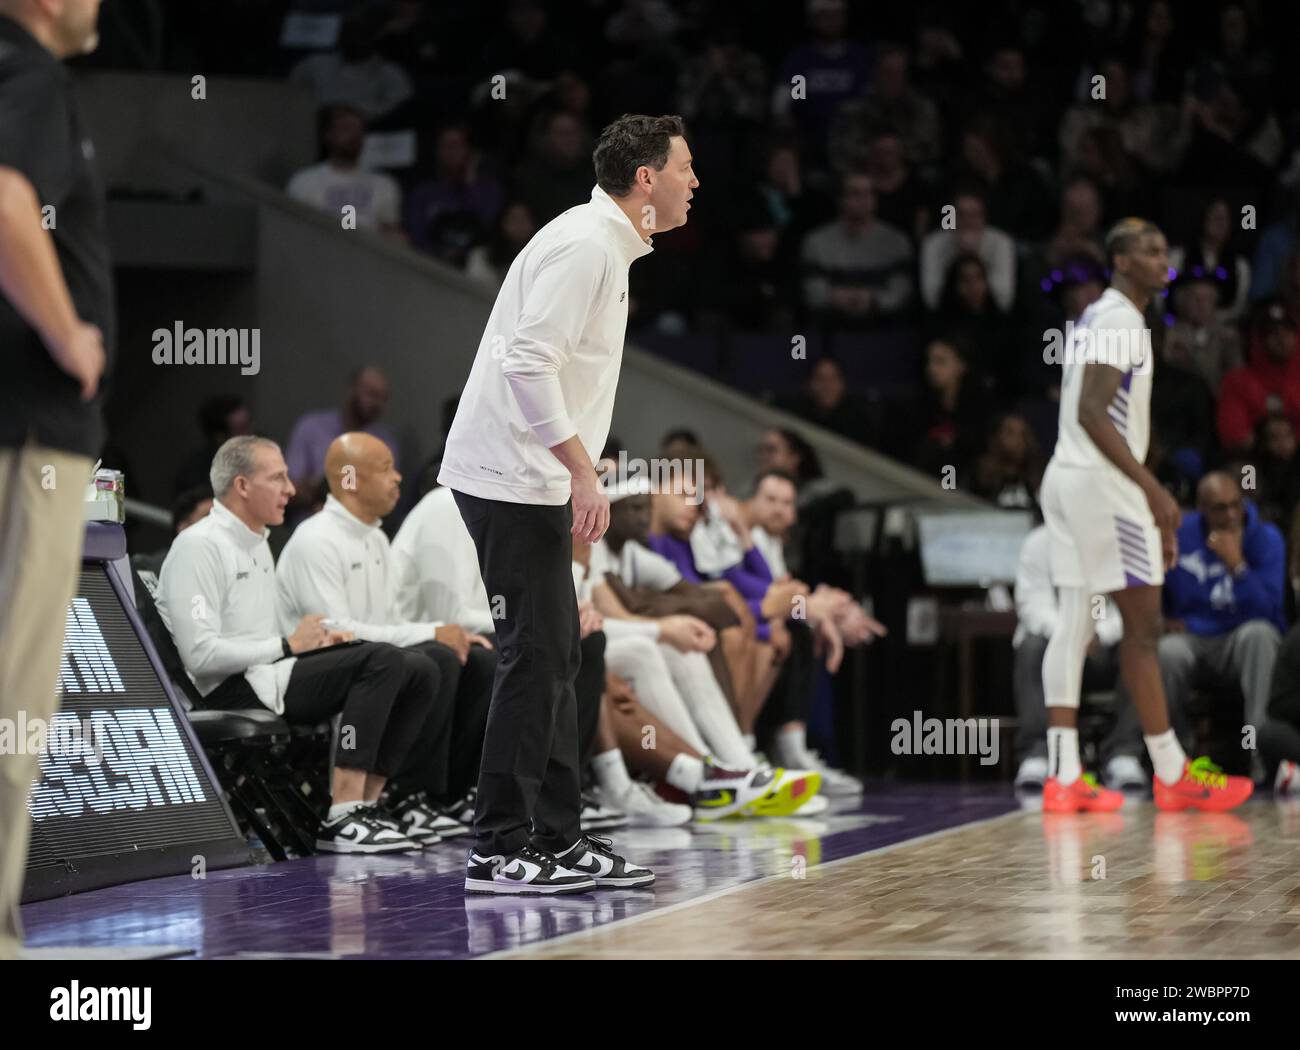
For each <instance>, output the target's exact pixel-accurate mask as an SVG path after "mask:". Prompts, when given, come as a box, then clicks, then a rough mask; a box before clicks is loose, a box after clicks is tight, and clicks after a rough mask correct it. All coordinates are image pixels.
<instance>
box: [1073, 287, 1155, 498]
mask: <svg viewBox="0 0 1300 1050" xmlns="http://www.w3.org/2000/svg"><path fill="white" fill-rule="evenodd" d="M1066 334H1067V338H1066V340H1065V345H1064V361H1063V363H1062V369H1063V374H1062V377H1061V420H1060V427H1059V430H1058V432H1057V437H1056V451H1055V452H1054V453H1053V458H1054V459H1055V460H1056V461H1057V462H1058V463H1061V464H1063V465H1065V466H1071V467H1109V468H1111V469H1112V470H1116V472H1118V468H1116V467H1115V465H1114V464H1113V463H1111V461H1110V460H1109V459H1108V458H1107V457H1106V456H1105V455H1104V454H1103V453H1102V452H1101V450H1100V449H1098V448H1097V446H1096V445H1095V444H1093V441H1092V438H1090V437H1089V436H1088V435H1087V434H1086V433H1085V432H1084V429H1083V427H1081V426H1080V425H1079V394H1080V392H1081V391H1082V389H1083V373H1084V369H1085V368H1086V367H1087V365H1088V364H1090V363H1097V364H1106V365H1111V366H1113V367H1114V368H1117V369H1119V371H1121V372H1123V373H1124V380H1123V382H1122V383H1120V387H1119V389H1118V390H1116V391H1115V397H1114V398H1113V399H1112V400H1111V403H1110V405H1109V406H1107V409H1106V412H1107V414H1108V415H1109V416H1110V420H1111V422H1112V423H1114V424H1115V428H1116V429H1117V430H1118V431H1119V432H1120V433H1121V434H1122V435H1123V436H1124V440H1125V441H1127V442H1128V447H1129V448H1130V449H1131V450H1132V452H1133V457H1134V458H1135V459H1136V460H1137V461H1138V462H1139V463H1144V462H1145V461H1146V458H1147V445H1148V444H1149V442H1150V438H1151V371H1152V354H1151V330H1150V329H1149V328H1147V326H1146V320H1145V318H1143V316H1142V313H1141V312H1140V311H1139V310H1138V308H1137V307H1136V306H1134V305H1133V303H1132V301H1131V300H1130V299H1129V298H1128V296H1126V295H1124V293H1123V292H1119V291H1116V290H1115V289H1114V288H1107V289H1106V290H1105V291H1104V292H1103V293H1102V294H1101V298H1100V299H1098V300H1097V301H1096V302H1095V303H1093V304H1092V305H1091V306H1089V307H1088V308H1087V309H1086V310H1084V312H1083V316H1082V317H1080V318H1079V320H1078V321H1076V322H1075V323H1074V327H1073V330H1072V331H1067V333H1066Z"/></svg>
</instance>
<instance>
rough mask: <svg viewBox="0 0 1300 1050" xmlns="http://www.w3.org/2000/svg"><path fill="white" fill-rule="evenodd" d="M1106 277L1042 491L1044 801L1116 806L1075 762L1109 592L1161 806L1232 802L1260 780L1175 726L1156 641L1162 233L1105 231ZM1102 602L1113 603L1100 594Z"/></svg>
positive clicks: (1173, 523) (1168, 513)
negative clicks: (1099, 619) (1193, 752)
mask: <svg viewBox="0 0 1300 1050" xmlns="http://www.w3.org/2000/svg"><path fill="white" fill-rule="evenodd" d="M1106 255H1107V259H1108V260H1109V262H1110V266H1111V269H1112V271H1113V275H1112V278H1111V284H1110V287H1109V288H1107V289H1106V291H1105V292H1103V293H1102V296H1101V298H1100V299H1098V300H1097V301H1096V302H1095V303H1093V304H1092V305H1091V306H1090V307H1088V309H1087V310H1086V311H1084V314H1083V316H1082V317H1081V318H1080V319H1079V322H1078V325H1077V327H1076V329H1075V334H1074V339H1073V341H1072V342H1071V344H1070V345H1069V347H1068V348H1067V356H1066V360H1065V362H1064V374H1063V377H1062V383H1061V419H1060V430H1059V436H1058V438H1057V442H1056V450H1055V452H1054V453H1053V455H1052V459H1051V462H1050V463H1049V464H1048V466H1047V471H1046V473H1045V474H1044V476H1043V486H1042V493H1041V502H1042V505H1043V516H1044V519H1045V521H1046V525H1047V529H1048V535H1049V537H1050V543H1049V549H1050V554H1051V566H1052V576H1053V579H1054V582H1055V584H1056V586H1057V587H1058V588H1059V593H1060V620H1059V623H1058V625H1057V628H1056V630H1055V631H1054V632H1053V634H1052V637H1051V640H1050V641H1049V642H1048V645H1047V653H1046V655H1045V657H1044V659H1043V687H1044V696H1045V697H1046V701H1047V712H1048V729H1047V755H1048V778H1047V781H1046V783H1045V784H1044V785H1043V811H1044V812H1045V813H1068V812H1077V811H1080V810H1114V809H1118V808H1119V806H1120V805H1121V804H1122V802H1123V796H1122V795H1121V794H1120V793H1119V792H1117V791H1108V790H1106V789H1104V788H1101V787H1098V786H1097V785H1096V784H1095V783H1094V782H1092V781H1091V778H1087V777H1084V776H1083V775H1082V772H1083V771H1082V768H1081V766H1080V763H1079V734H1078V708H1079V690H1080V681H1081V677H1082V673H1083V663H1084V658H1085V656H1086V654H1087V649H1088V644H1089V643H1090V642H1091V640H1092V636H1093V628H1094V626H1095V623H1094V620H1093V615H1092V611H1093V596H1094V595H1102V594H1109V595H1111V596H1112V597H1113V598H1114V599H1115V604H1116V606H1118V608H1119V611H1120V615H1121V617H1122V618H1123V621H1124V636H1123V639H1122V641H1121V642H1120V674H1121V675H1122V677H1123V680H1124V685H1125V688H1126V689H1127V691H1128V693H1129V695H1130V696H1131V697H1132V699H1133V702H1134V703H1135V704H1136V705H1137V710H1138V717H1139V718H1140V719H1141V722H1142V731H1143V735H1144V739H1145V741H1146V745H1147V752H1148V753H1149V754H1150V756H1151V763H1152V766H1153V767H1154V770H1155V780H1154V786H1153V790H1154V795H1155V803H1156V805H1157V807H1159V808H1160V809H1166V810H1179V809H1188V808H1194V809H1207V810H1225V809H1231V808H1233V807H1234V806H1237V805H1240V804H1241V803H1242V802H1244V801H1245V800H1246V799H1247V798H1248V797H1249V796H1250V793H1251V790H1252V785H1251V782H1250V780H1249V779H1247V778H1246V777H1233V776H1226V775H1224V774H1223V773H1222V772H1220V771H1219V770H1218V768H1217V767H1215V766H1213V765H1212V764H1211V763H1210V762H1209V760H1208V759H1204V758H1202V759H1197V760H1196V761H1195V762H1188V760H1187V757H1186V756H1185V755H1184V753H1183V749H1182V746H1181V745H1180V744H1179V742H1178V738H1177V736H1175V734H1174V731H1173V730H1172V729H1171V728H1170V726H1169V713H1168V707H1167V705H1166V702H1165V693H1164V686H1163V683H1162V681H1161V678H1160V665H1159V663H1158V661H1157V658H1156V646H1157V643H1158V642H1159V640H1160V633H1161V628H1162V622H1161V615H1160V589H1161V585H1162V584H1163V582H1164V570H1165V569H1166V568H1167V567H1170V566H1172V565H1173V564H1174V561H1175V560H1176V558H1177V535H1176V530H1177V528H1178V522H1179V518H1180V511H1179V509H1178V504H1177V502H1175V500H1174V498H1173V496H1171V495H1170V494H1169V492H1168V491H1167V490H1166V489H1165V488H1164V487H1163V486H1162V485H1161V484H1160V482H1158V481H1157V480H1156V478H1155V476H1154V475H1153V474H1152V473H1151V472H1150V471H1149V470H1148V469H1147V468H1146V467H1145V466H1144V461H1145V459H1146V455H1147V445H1148V441H1149V438H1150V426H1151V374H1152V370H1153V367H1154V362H1153V360H1152V352H1151V332H1150V329H1148V328H1147V326H1146V321H1145V319H1144V314H1145V312H1146V310H1147V307H1148V306H1149V305H1150V304H1151V301H1152V299H1153V298H1154V297H1155V296H1156V295H1157V294H1158V293H1159V292H1161V291H1162V290H1163V289H1164V288H1165V286H1166V285H1167V284H1168V282H1169V255H1168V246H1167V244H1166V243H1165V237H1164V234H1162V233H1161V232H1160V230H1159V229H1157V228H1156V226H1155V225H1153V224H1152V223H1150V222H1147V221H1146V220H1144V219H1132V218H1130V219H1122V220H1121V221H1120V222H1118V223H1117V224H1116V225H1115V226H1114V227H1113V228H1112V229H1111V230H1110V232H1109V234H1108V235H1107V237H1106ZM1098 608H1103V607H1102V606H1100V605H1099V606H1098Z"/></svg>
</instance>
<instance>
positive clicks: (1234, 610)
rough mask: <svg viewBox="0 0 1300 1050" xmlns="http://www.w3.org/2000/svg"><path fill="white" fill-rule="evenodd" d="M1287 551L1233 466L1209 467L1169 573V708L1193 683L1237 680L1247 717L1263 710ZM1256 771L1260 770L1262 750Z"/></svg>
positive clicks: (1163, 659) (1165, 666)
mask: <svg viewBox="0 0 1300 1050" xmlns="http://www.w3.org/2000/svg"><path fill="white" fill-rule="evenodd" d="M1285 569H1286V555H1285V545H1284V544H1283V542H1282V534H1281V533H1280V532H1279V531H1278V530H1277V528H1276V527H1275V526H1273V525H1270V524H1268V523H1267V522H1264V521H1261V520H1260V518H1259V514H1258V513H1257V512H1256V510H1255V508H1254V506H1253V505H1250V504H1247V503H1246V502H1245V500H1244V499H1243V497H1242V492H1241V486H1240V485H1239V484H1238V482H1237V480H1236V479H1235V478H1234V477H1232V475H1230V474H1225V473H1222V472H1220V471H1215V472H1213V473H1210V474H1207V475H1205V477H1203V478H1202V479H1201V483H1200V484H1199V485H1198V486H1197V488H1196V511H1195V512H1193V513H1191V514H1188V515H1187V516H1186V517H1184V518H1183V524H1182V527H1181V528H1180V529H1179V530H1178V564H1177V565H1176V566H1175V567H1174V568H1173V569H1172V570H1170V571H1169V572H1167V573H1166V574H1165V594H1164V604H1165V630H1166V632H1168V633H1166V634H1165V636H1164V637H1163V638H1161V639H1160V648H1159V654H1160V674H1161V677H1162V678H1163V679H1164V683H1165V695H1166V696H1167V697H1168V698H1169V705H1170V713H1171V715H1173V714H1174V713H1175V712H1176V711H1185V710H1186V704H1187V697H1188V694H1189V693H1190V692H1191V689H1192V687H1193V686H1194V685H1196V684H1202V683H1203V684H1207V685H1221V684H1224V683H1226V682H1236V683H1238V684H1239V685H1240V686H1241V692H1242V694H1243V696H1244V697H1245V700H1246V716H1245V722H1246V724H1247V725H1251V726H1256V727H1258V726H1260V725H1262V724H1263V722H1264V719H1265V717H1266V710H1267V707H1268V697H1269V688H1270V685H1271V683H1272V680H1273V665H1274V664H1275V663H1276V661H1277V651H1278V645H1279V644H1280V642H1281V638H1282V634H1281V632H1282V631H1284V630H1286V619H1285V616H1284V613H1283V604H1282V603H1283V592H1284V586H1285ZM1251 773H1252V775H1253V776H1254V777H1255V779H1256V780H1259V779H1261V778H1262V777H1263V774H1264V768H1263V762H1262V761H1261V760H1260V758H1259V755H1258V753H1257V752H1256V753H1253V754H1252V756H1251Z"/></svg>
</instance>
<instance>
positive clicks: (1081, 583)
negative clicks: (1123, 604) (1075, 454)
mask: <svg viewBox="0 0 1300 1050" xmlns="http://www.w3.org/2000/svg"><path fill="white" fill-rule="evenodd" d="M1039 502H1040V504H1041V505H1042V508H1043V520H1044V523H1045V524H1046V525H1047V534H1048V537H1049V540H1050V542H1049V544H1048V549H1049V551H1050V557H1051V565H1052V582H1053V583H1054V584H1055V585H1056V586H1057V587H1081V588H1084V589H1085V590H1087V591H1088V592H1089V593H1091V594H1113V593H1114V592H1115V591H1122V590H1125V589H1127V588H1129V587H1142V586H1147V585H1150V586H1156V587H1158V586H1160V585H1161V584H1162V583H1164V580H1165V569H1164V555H1163V553H1162V551H1161V546H1160V530H1159V529H1158V528H1156V523H1155V519H1154V518H1153V517H1152V516H1151V508H1150V507H1149V506H1147V500H1146V496H1144V495H1143V494H1142V490H1141V489H1140V488H1138V486H1137V484H1136V483H1135V482H1132V481H1130V480H1129V479H1128V478H1126V477H1124V476H1123V475H1122V474H1119V473H1117V472H1116V471H1113V470H1109V469H1107V468H1104V467H1071V466H1063V465H1061V464H1060V463H1057V462H1056V461H1054V460H1053V461H1052V462H1050V463H1049V464H1048V466H1047V473H1046V474H1044V475H1043V485H1042V488H1041V490H1040V492H1039Z"/></svg>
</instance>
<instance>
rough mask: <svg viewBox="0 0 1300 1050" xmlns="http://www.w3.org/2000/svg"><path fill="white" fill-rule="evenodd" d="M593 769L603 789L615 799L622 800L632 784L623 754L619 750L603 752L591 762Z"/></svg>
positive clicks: (612, 749)
mask: <svg viewBox="0 0 1300 1050" xmlns="http://www.w3.org/2000/svg"><path fill="white" fill-rule="evenodd" d="M591 768H592V769H593V770H595V772H596V779H597V780H599V781H600V786H601V789H602V790H604V791H605V792H606V793H608V794H609V795H610V796H612V797H613V798H622V796H623V794H624V793H625V792H626V791H627V789H628V788H629V787H630V786H631V784H632V778H631V777H629V776H628V775H627V766H626V765H624V763H623V752H622V751H620V750H619V749H618V748H616V747H614V748H610V749H609V750H608V751H602V752H601V753H600V754H599V755H597V756H596V757H595V758H593V759H592V760H591Z"/></svg>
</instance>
